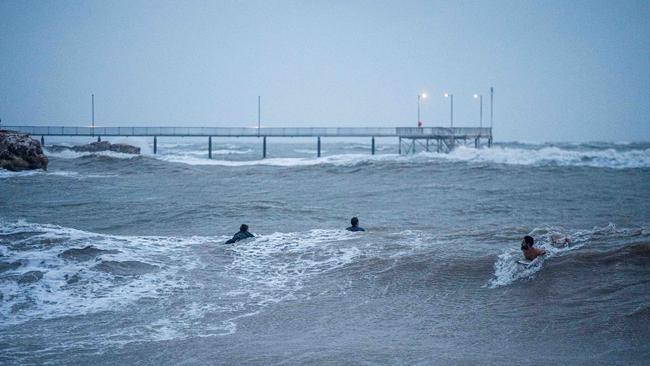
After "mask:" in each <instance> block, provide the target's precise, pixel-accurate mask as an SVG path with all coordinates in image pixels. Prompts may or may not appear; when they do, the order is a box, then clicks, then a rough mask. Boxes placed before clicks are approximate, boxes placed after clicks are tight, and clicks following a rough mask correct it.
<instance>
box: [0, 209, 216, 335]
mask: <svg viewBox="0 0 650 366" xmlns="http://www.w3.org/2000/svg"><path fill="white" fill-rule="evenodd" d="M21 233H24V234H25V238H23V239H20V240H13V241H11V242H10V245H9V246H7V249H6V253H4V254H5V256H4V257H5V259H4V260H5V261H11V262H16V261H18V262H20V263H21V266H20V267H18V268H16V269H13V270H10V271H6V272H4V273H3V274H2V276H3V277H6V276H13V275H20V274H23V273H26V272H28V271H40V272H42V273H44V274H43V278H42V279H40V280H38V281H36V282H33V283H31V284H19V283H18V282H17V281H14V280H8V279H4V280H0V289H1V290H2V293H3V295H4V300H3V301H2V302H1V303H0V319H2V321H1V322H0V323H2V324H5V325H12V324H20V323H22V322H24V321H27V320H33V319H49V318H56V317H61V316H76V315H83V314H90V313H95V312H98V311H104V310H112V309H116V308H120V307H123V306H127V305H128V304H131V303H133V302H134V301H136V300H137V299H139V298H142V297H144V296H154V297H155V296H159V295H160V294H161V293H165V292H166V291H171V290H173V289H174V288H182V287H184V286H186V285H187V284H186V280H185V279H184V278H182V276H178V272H179V271H180V270H188V269H191V268H193V267H195V266H197V265H198V264H197V262H196V261H195V260H192V259H190V258H191V253H189V252H188V247H189V246H191V245H194V244H200V243H205V242H206V240H209V239H206V238H200V237H191V238H172V237H134V236H112V235H101V234H94V233H89V232H85V231H81V230H75V229H71V228H65V227H60V226H56V225H40V224H30V223H26V222H24V221H20V222H17V223H2V225H0V239H1V238H2V237H6V236H7V235H12V234H21ZM87 245H92V246H94V247H96V248H98V249H102V250H117V251H119V253H114V254H112V253H102V254H101V255H100V256H99V257H100V258H101V259H102V260H110V261H127V260H128V261H139V262H142V263H146V264H149V265H153V266H156V267H158V269H159V270H158V271H156V272H154V273H147V274H143V275H139V276H133V277H132V278H128V279H127V280H123V281H114V280H113V275H111V274H109V273H105V272H101V271H98V270H96V269H94V266H95V265H97V264H98V263H99V262H96V261H95V260H89V261H75V260H66V259H64V258H61V257H59V254H60V253H61V252H63V251H64V250H66V249H70V248H82V247H85V246H87ZM11 247H21V248H20V249H13V250H12V249H11ZM170 258H173V260H171V259H170ZM179 258H180V259H179ZM170 263H172V264H171V265H170ZM174 264H178V265H177V266H175V265H174ZM66 275H67V276H68V277H67V278H66ZM70 276H76V277H77V279H78V282H76V283H68V280H69V279H70ZM21 304H24V305H26V307H25V308H24V309H22V310H20V311H17V312H16V311H13V310H12V308H13V307H14V306H20V305H21Z"/></svg>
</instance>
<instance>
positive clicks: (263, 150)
mask: <svg viewBox="0 0 650 366" xmlns="http://www.w3.org/2000/svg"><path fill="white" fill-rule="evenodd" d="M262 158H266V136H264V137H263V138H262Z"/></svg>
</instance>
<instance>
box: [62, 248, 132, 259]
mask: <svg viewBox="0 0 650 366" xmlns="http://www.w3.org/2000/svg"><path fill="white" fill-rule="evenodd" d="M119 252H120V251H119V250H103V249H99V248H95V247H93V246H92V245H89V246H87V247H84V248H81V249H78V248H72V249H68V250H65V251H63V252H61V253H60V254H59V257H62V258H65V259H71V260H76V261H87V260H91V259H93V258H95V257H97V256H99V255H101V254H117V253H119Z"/></svg>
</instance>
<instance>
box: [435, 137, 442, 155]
mask: <svg viewBox="0 0 650 366" xmlns="http://www.w3.org/2000/svg"><path fill="white" fill-rule="evenodd" d="M436 140H437V141H438V149H437V150H436V152H440V147H441V146H440V144H441V142H440V139H439V138H438V139H436Z"/></svg>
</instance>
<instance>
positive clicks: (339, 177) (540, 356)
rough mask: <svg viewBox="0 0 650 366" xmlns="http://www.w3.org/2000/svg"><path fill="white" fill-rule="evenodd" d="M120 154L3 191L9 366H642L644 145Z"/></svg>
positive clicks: (337, 146)
mask: <svg viewBox="0 0 650 366" xmlns="http://www.w3.org/2000/svg"><path fill="white" fill-rule="evenodd" d="M54 142H56V143H73V142H75V141H72V140H60V141H54ZM76 142H78V141H76ZM114 142H115V141H114ZM126 142H129V143H133V144H136V145H140V146H141V147H142V148H143V152H144V153H143V155H142V156H137V157H133V156H127V155H123V154H116V153H102V154H90V153H83V154H81V153H72V152H61V153H50V154H49V156H50V166H49V170H48V171H47V172H42V171H32V172H19V173H13V172H7V171H0V364H3V365H80V364H93V365H120V364H137V365H182V364H186V365H190V364H191V365H195V364H196V365H240V364H252V365H279V364H282V365H293V364H303V365H314V364H319V365H320V364H331V365H340V364H362V365H384V364H391V365H392V364H403V365H412V364H421V365H430V364H441V365H445V364H450V365H457V364H481V365H484V364H487V365H512V364H581V365H593V364H602V365H611V364H620V365H643V364H648V363H650V231H649V224H650V144H648V143H619V144H612V143H583V144H578V143H561V144H548V143H547V144H531V143H527V144H526V143H500V144H496V145H495V146H494V147H493V148H491V149H487V148H482V149H474V148H469V147H460V148H458V149H457V150H455V151H453V152H452V153H450V154H437V153H427V152H417V153H416V154H412V155H408V156H407V155H401V156H400V155H397V154H396V153H397V146H396V145H395V144H394V142H393V141H391V140H385V141H384V140H378V141H377V142H378V154H377V155H375V156H371V155H370V144H369V141H356V140H355V141H337V142H329V141H328V140H324V141H323V157H322V158H320V159H317V158H316V157H315V154H316V151H315V143H314V142H313V141H311V140H310V141H282V142H275V141H274V140H270V141H269V158H267V159H265V160H260V159H259V157H260V155H261V151H260V143H259V141H257V140H237V139H228V140H225V139H224V140H218V141H216V143H215V145H214V150H213V154H214V156H213V157H214V159H212V160H208V159H207V147H206V144H205V141H199V140H192V139H178V140H172V139H169V140H168V139H160V140H159V144H158V148H159V154H157V155H153V154H152V153H151V151H152V150H151V141H149V140H147V139H130V140H128V139H127V140H126ZM420 150H421V149H420ZM352 216H358V217H359V218H360V221H361V226H363V227H365V228H366V229H367V231H366V232H364V233H351V232H347V231H345V230H344V228H345V227H346V226H348V225H349V219H350V217H352ZM241 223H247V224H248V225H249V226H250V228H251V231H252V232H253V233H255V234H256V238H254V239H250V240H247V241H244V242H238V243H236V244H234V245H224V244H223V242H224V241H225V240H227V239H228V238H229V237H231V236H232V234H234V233H235V232H236V231H237V230H238V227H239V225H240V224H241ZM524 235H532V236H534V237H535V239H536V241H537V243H538V245H539V246H540V247H542V248H544V249H546V250H547V252H548V254H547V255H546V256H545V257H544V258H543V259H539V260H536V261H535V262H534V263H533V264H532V265H531V266H530V267H527V268H524V267H523V266H521V265H519V264H517V263H516V261H517V260H518V259H521V252H520V251H519V243H520V241H521V238H522V237H523V236H524ZM554 238H555V239H557V238H560V239H562V240H563V239H564V238H569V239H570V244H569V245H568V246H564V245H558V244H555V245H554V244H553V239H554Z"/></svg>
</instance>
